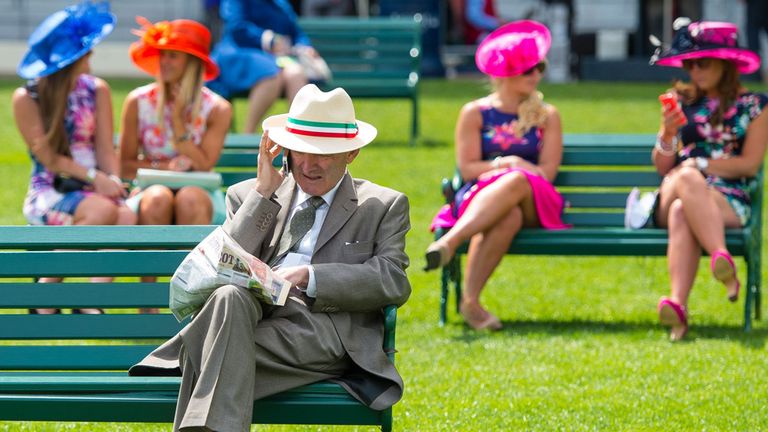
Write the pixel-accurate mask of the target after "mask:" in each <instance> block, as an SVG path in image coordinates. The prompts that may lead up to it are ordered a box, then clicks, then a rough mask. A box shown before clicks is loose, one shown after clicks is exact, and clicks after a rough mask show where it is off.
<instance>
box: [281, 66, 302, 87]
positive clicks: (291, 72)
mask: <svg viewBox="0 0 768 432" xmlns="http://www.w3.org/2000/svg"><path fill="white" fill-rule="evenodd" d="M280 76H281V78H282V79H283V81H284V82H286V83H303V82H307V75H306V74H305V73H304V71H303V70H302V69H301V67H300V66H298V65H290V66H286V67H284V68H283V69H282V70H281V71H280Z"/></svg>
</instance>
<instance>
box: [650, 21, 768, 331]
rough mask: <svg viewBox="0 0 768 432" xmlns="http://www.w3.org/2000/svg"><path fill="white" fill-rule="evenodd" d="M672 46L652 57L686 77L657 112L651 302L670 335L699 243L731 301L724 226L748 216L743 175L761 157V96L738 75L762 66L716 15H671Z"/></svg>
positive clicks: (678, 325) (732, 270) (765, 119)
mask: <svg viewBox="0 0 768 432" xmlns="http://www.w3.org/2000/svg"><path fill="white" fill-rule="evenodd" d="M675 25H676V30H677V32H676V34H675V39H674V41H673V42H672V46H671V48H670V49H669V50H667V51H665V52H661V50H659V51H658V52H657V53H656V54H655V55H654V57H653V58H652V59H651V61H652V63H655V64H659V65H662V66H674V67H682V68H683V69H685V70H686V71H687V72H688V73H689V76H690V83H687V84H684V83H681V82H678V83H676V84H675V87H674V89H673V90H672V91H671V93H672V96H673V98H674V97H676V98H677V99H678V100H679V102H680V103H679V104H673V105H670V106H668V107H665V108H664V109H663V118H662V123H661V128H660V131H659V136H658V139H657V142H656V146H655V148H654V150H653V161H654V164H655V165H656V169H657V171H658V172H659V173H660V174H661V175H663V176H664V180H663V182H662V184H661V188H660V194H659V203H658V207H657V209H656V212H655V221H656V224H657V225H658V226H660V227H666V228H668V230H669V247H668V250H667V259H668V265H669V272H670V282H671V294H670V296H669V297H662V298H661V300H660V301H659V305H658V313H659V320H660V322H661V323H662V324H663V325H666V326H669V327H671V332H670V338H671V339H672V340H679V339H682V338H683V337H684V336H685V334H686V332H687V330H688V309H687V304H688V296H689V294H690V292H691V289H692V288H693V282H694V279H695V277H696V271H697V268H698V265H699V259H700V258H701V255H702V250H703V251H705V252H707V253H708V254H709V255H710V257H711V259H710V269H711V271H712V275H713V276H714V278H715V279H717V280H719V281H720V282H722V283H723V284H724V285H725V288H726V292H727V295H728V299H729V300H730V301H732V302H735V301H736V300H737V299H738V296H739V289H740V283H739V279H738V273H737V270H736V265H735V263H734V261H733V258H732V257H731V255H730V253H729V252H728V250H727V249H726V245H725V228H738V227H742V226H744V225H745V224H747V223H748V222H749V219H750V217H751V213H752V209H751V204H752V203H751V201H750V196H749V188H750V182H751V181H753V180H754V177H755V175H756V174H757V172H758V170H759V168H760V165H761V164H762V162H763V158H764V156H765V148H766V141H768V115H767V114H765V113H764V112H763V111H764V108H765V105H766V103H768V97H766V95H764V94H759V93H751V92H749V91H747V90H746V89H745V88H744V87H743V86H742V85H741V84H740V82H739V74H740V73H751V72H754V71H755V70H757V69H758V68H759V67H760V59H759V57H758V56H757V54H755V53H753V52H751V51H748V50H746V49H742V48H738V46H737V43H736V34H737V28H736V26H735V25H733V24H729V23H719V22H694V23H690V21H689V20H687V19H685V20H683V21H681V20H680V19H678V20H677V21H676V22H675Z"/></svg>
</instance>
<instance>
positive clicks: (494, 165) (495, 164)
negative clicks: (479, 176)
mask: <svg viewBox="0 0 768 432" xmlns="http://www.w3.org/2000/svg"><path fill="white" fill-rule="evenodd" d="M491 167H492V168H493V169H499V168H501V156H496V157H495V158H493V160H492V161H491Z"/></svg>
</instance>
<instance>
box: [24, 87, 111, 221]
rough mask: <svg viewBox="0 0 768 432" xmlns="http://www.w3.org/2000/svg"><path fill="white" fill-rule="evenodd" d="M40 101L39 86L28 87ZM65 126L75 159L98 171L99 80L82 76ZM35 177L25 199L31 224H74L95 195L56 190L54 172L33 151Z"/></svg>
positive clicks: (69, 100) (69, 103) (71, 97)
mask: <svg viewBox="0 0 768 432" xmlns="http://www.w3.org/2000/svg"><path fill="white" fill-rule="evenodd" d="M26 88H27V91H28V92H29V94H30V96H31V97H32V98H33V99H35V100H37V83H36V82H35V81H31V82H29V83H28V84H27V86H26ZM64 127H65V129H66V131H67V138H68V139H69V150H70V153H71V156H72V159H73V160H74V161H75V162H77V163H78V164H79V165H81V166H83V167H85V168H96V149H95V137H96V78H94V77H93V76H91V75H86V74H83V75H80V76H79V77H78V79H77V82H76V83H75V88H74V90H72V92H70V93H69V96H68V97H67V111H66V113H65V114H64ZM30 158H31V159H32V176H31V178H30V182H29V189H28V190H27V195H26V197H25V199H24V210H23V212H24V216H25V217H26V218H27V222H29V223H30V224H32V225H71V224H72V220H73V216H74V214H75V211H76V210H77V206H78V205H80V202H82V201H83V200H84V199H85V198H86V197H88V196H89V195H91V194H92V193H93V192H90V191H82V190H80V191H74V192H68V193H64V194H62V193H59V192H58V191H56V189H54V188H53V180H54V177H55V175H54V173H52V172H51V171H49V170H48V169H47V168H46V167H45V166H44V165H43V164H41V163H40V162H39V161H38V160H37V158H35V156H34V155H33V154H32V153H31V152H30Z"/></svg>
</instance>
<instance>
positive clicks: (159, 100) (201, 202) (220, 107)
mask: <svg viewBox="0 0 768 432" xmlns="http://www.w3.org/2000/svg"><path fill="white" fill-rule="evenodd" d="M138 20H139V22H140V24H142V25H143V29H142V31H140V32H137V33H139V34H140V35H141V38H140V40H139V41H137V42H134V43H133V44H132V45H131V48H130V53H131V59H132V60H133V62H134V64H135V65H136V66H137V67H138V68H139V69H141V70H143V71H145V72H147V73H148V74H150V75H151V76H153V77H155V78H156V81H155V82H154V83H151V84H148V85H145V86H143V87H139V88H137V89H135V90H133V91H132V92H131V93H130V94H128V97H127V98H126V100H125V104H124V106H123V115H122V127H121V128H120V159H121V162H122V170H123V171H122V172H123V177H124V178H128V179H131V178H133V177H135V175H136V170H137V169H138V168H154V169H161V170H173V171H210V170H211V169H212V168H213V167H214V166H215V165H216V162H217V161H218V160H219V156H220V155H221V149H222V147H223V146H224V138H225V136H226V134H227V131H228V129H229V122H230V120H231V118H232V108H231V106H230V104H229V102H227V101H226V100H224V99H223V98H221V97H220V96H218V95H216V94H215V93H213V92H211V91H210V90H208V89H207V88H205V87H203V83H204V82H205V81H204V80H209V79H212V78H214V77H216V76H217V74H218V73H219V69H218V67H217V66H216V64H215V63H214V62H213V61H212V60H211V59H210V57H209V56H208V54H209V46H210V38H211V36H210V33H209V31H208V29H206V28H205V27H204V26H203V25H202V24H200V23H198V22H195V21H191V20H183V19H182V20H175V21H170V22H169V21H162V22H159V23H156V24H152V23H150V22H148V21H146V20H144V19H142V18H139V19H138ZM139 193H140V195H138V196H135V197H133V198H132V201H139V204H138V208H137V211H138V216H139V223H140V224H146V225H169V224H174V223H175V224H179V225H203V224H210V223H221V222H223V220H224V197H223V194H222V193H221V192H220V191H212V192H209V191H206V190H205V189H202V188H200V187H197V186H185V187H182V188H180V189H178V190H172V189H170V188H168V187H166V186H161V185H153V186H150V187H148V188H147V189H146V190H143V191H140V192H139Z"/></svg>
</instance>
